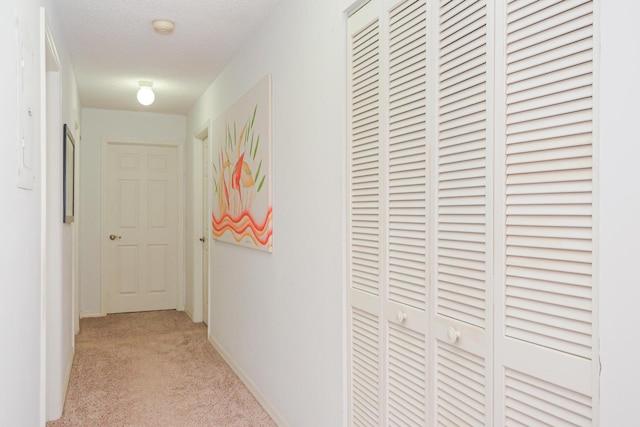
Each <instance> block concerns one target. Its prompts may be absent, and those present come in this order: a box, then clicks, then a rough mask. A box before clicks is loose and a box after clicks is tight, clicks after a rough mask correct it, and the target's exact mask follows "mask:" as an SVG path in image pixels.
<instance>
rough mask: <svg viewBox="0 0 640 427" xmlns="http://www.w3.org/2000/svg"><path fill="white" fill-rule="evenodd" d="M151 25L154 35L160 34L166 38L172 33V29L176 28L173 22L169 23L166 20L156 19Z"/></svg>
mask: <svg viewBox="0 0 640 427" xmlns="http://www.w3.org/2000/svg"><path fill="white" fill-rule="evenodd" d="M152 25H153V31H155V32H156V34H160V35H163V36H167V35H169V34H171V33H173V29H174V28H175V26H176V24H175V23H174V22H173V21H169V20H168V19H156V20H154V21H153V23H152Z"/></svg>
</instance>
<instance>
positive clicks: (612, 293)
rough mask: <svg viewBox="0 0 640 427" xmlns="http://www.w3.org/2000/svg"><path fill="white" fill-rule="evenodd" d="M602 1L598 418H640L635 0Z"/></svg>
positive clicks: (605, 422) (639, 88)
mask: <svg viewBox="0 0 640 427" xmlns="http://www.w3.org/2000/svg"><path fill="white" fill-rule="evenodd" d="M604 3H605V2H604V1H602V2H601V4H602V6H601V7H600V9H601V31H602V43H601V46H602V57H601V64H600V68H601V87H600V99H601V103H600V119H601V120H600V202H601V204H600V248H599V250H600V321H601V329H600V333H601V341H600V345H601V362H602V376H601V423H600V425H602V426H632V425H634V426H635V425H640V411H638V387H639V384H640V342H639V341H638V340H637V339H636V335H637V331H636V328H637V327H638V326H640V267H639V266H640V166H639V165H640V129H639V126H638V123H639V118H640V108H639V107H638V99H640V83H639V81H640V80H639V75H638V72H639V70H640V49H638V46H637V44H638V40H640V26H638V23H637V17H638V16H639V15H640V4H639V3H637V2H635V1H632V0H626V1H617V2H614V4H611V5H610V4H608V2H607V7H604Z"/></svg>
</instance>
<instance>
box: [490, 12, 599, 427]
mask: <svg viewBox="0 0 640 427" xmlns="http://www.w3.org/2000/svg"><path fill="white" fill-rule="evenodd" d="M503 8H504V5H502V6H501V7H500V11H499V15H500V17H501V18H500V21H501V23H502V24H503V25H502V28H500V30H499V31H498V32H497V34H501V38H503V39H501V40H500V41H499V43H498V46H499V47H498V48H497V49H496V51H498V52H504V57H502V54H501V55H500V56H501V57H500V58H497V61H496V63H497V64H498V63H499V64H501V65H500V68H501V69H500V71H499V72H496V75H500V76H502V78H503V79H504V81H503V82H501V83H500V87H501V90H500V91H497V92H498V93H504V94H505V95H504V96H505V98H504V99H503V100H501V101H500V102H499V103H496V105H499V106H500V107H501V108H500V110H499V111H497V114H496V118H497V119H498V120H500V121H501V122H503V123H501V125H500V127H499V128H498V129H499V132H498V130H497V131H496V139H497V140H498V142H499V143H498V144H497V145H496V146H497V147H498V148H497V149H499V150H500V155H499V156H498V157H499V158H500V162H496V177H497V182H499V185H497V186H496V187H497V188H498V189H500V191H501V193H500V194H498V195H497V197H496V200H497V202H496V213H497V214H498V213H499V218H498V219H499V221H496V224H499V227H496V228H497V230H496V231H498V232H499V233H501V236H500V240H499V242H500V244H499V245H496V248H497V251H498V252H499V253H496V257H497V259H498V260H499V262H498V263H497V264H496V285H497V289H496V336H495V340H496V341H495V357H496V372H495V387H496V402H495V405H496V418H497V421H498V422H497V424H500V425H502V424H504V425H551V426H568V425H575V426H588V425H592V423H593V418H594V408H595V407H597V406H595V405H594V403H595V400H597V394H598V393H597V369H598V368H597V366H598V363H597V350H596V345H595V343H596V342H597V341H595V337H594V315H593V307H594V290H593V285H594V283H593V266H592V264H593V255H592V253H593V252H592V251H593V238H594V236H593V230H592V227H593V212H594V208H593V159H592V155H593V122H594V103H593V96H594V90H593V83H594V78H593V73H594V58H593V54H594V27H593V23H594V19H593V2H592V1H586V0H566V1H535V2H531V1H509V2H508V4H507V5H506V8H504V9H503Z"/></svg>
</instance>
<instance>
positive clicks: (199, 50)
mask: <svg viewBox="0 0 640 427" xmlns="http://www.w3.org/2000/svg"><path fill="white" fill-rule="evenodd" d="M278 1H279V0H188V1H177V0H140V1H131V0H109V1H100V0H86V1H76V0H56V2H55V3H54V4H55V9H56V10H55V11H54V13H55V14H56V15H57V17H58V21H59V23H60V27H61V28H60V29H59V30H60V32H61V33H62V35H63V37H64V40H65V46H66V47H67V50H68V51H69V56H70V58H71V63H72V66H73V70H74V73H75V77H76V82H77V85H78V92H79V96H80V102H81V104H82V107H83V108H101V109H111V110H130V111H150V112H156V113H168V114H187V112H188V111H189V109H190V108H191V106H192V105H193V104H194V103H195V101H196V100H197V99H198V98H199V97H200V95H202V93H203V92H204V91H205V90H206V89H207V87H209V85H210V84H211V83H212V82H213V80H214V79H215V78H216V77H217V76H218V74H219V73H220V72H221V71H222V70H223V69H224V67H225V66H226V65H227V64H228V63H229V62H230V60H231V59H232V57H233V55H234V54H235V53H236V52H237V51H238V50H239V49H240V48H241V46H242V45H243V44H244V43H245V42H246V41H247V40H248V39H249V38H250V37H251V34H252V33H253V32H254V31H255V30H256V29H257V27H258V26H259V25H260V24H261V23H262V22H263V21H264V19H265V18H266V17H267V16H268V15H269V13H270V12H271V11H272V9H273V8H274V7H275V5H276V4H277V3H278ZM155 19H169V20H171V21H174V22H175V31H174V32H173V34H171V35H158V34H156V33H154V31H153V27H152V21H153V20H155ZM140 80H149V81H153V82H154V91H155V92H156V102H155V103H154V104H153V105H152V106H150V107H143V106H141V105H140V104H138V102H137V100H136V92H137V90H138V81H140Z"/></svg>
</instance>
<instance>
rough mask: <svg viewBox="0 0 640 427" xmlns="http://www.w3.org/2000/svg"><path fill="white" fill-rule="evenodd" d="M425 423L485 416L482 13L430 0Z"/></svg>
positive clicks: (487, 159)
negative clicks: (431, 164) (430, 238)
mask: <svg viewBox="0 0 640 427" xmlns="http://www.w3.org/2000/svg"><path fill="white" fill-rule="evenodd" d="M437 3H438V6H437V12H436V13H437V18H436V19H437V37H436V40H435V43H436V45H437V67H436V76H435V77H436V82H435V85H436V87H437V91H436V94H435V96H436V98H437V99H436V100H434V102H435V101H437V106H438V107H437V118H436V119H437V135H434V139H435V140H436V141H437V146H436V150H435V152H436V156H435V157H436V170H435V172H436V173H435V175H436V177H435V179H434V181H435V187H436V197H435V200H434V203H435V205H436V210H437V216H436V218H435V225H434V228H435V231H436V236H435V239H434V244H435V250H434V251H435V261H436V265H435V270H436V271H435V275H436V278H435V286H434V300H433V304H432V308H431V314H432V320H433V322H432V323H433V329H432V330H433V336H432V342H433V351H434V366H433V369H434V384H433V385H432V387H434V389H435V391H434V395H435V399H434V405H435V411H434V414H433V415H434V418H435V420H434V421H435V425H443V426H485V425H492V421H491V420H492V408H491V396H492V363H493V359H492V338H493V337H492V331H493V324H492V321H493V315H492V304H491V301H492V300H491V298H492V295H493V292H492V286H493V280H492V269H493V257H492V242H493V236H492V227H491V224H492V221H493V215H492V211H493V210H492V198H491V197H490V195H491V193H492V187H493V186H492V170H491V164H492V155H493V150H492V145H493V140H492V119H491V117H492V116H491V107H492V104H491V102H490V99H491V95H490V94H491V90H492V82H491V80H490V76H491V75H492V73H491V69H490V66H491V62H490V59H491V57H490V56H489V53H488V49H489V48H490V47H491V45H492V40H491V39H490V36H489V35H490V34H492V29H493V25H492V13H490V11H489V10H488V6H487V2H486V0H475V1H449V0H440V1H438V2H437Z"/></svg>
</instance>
